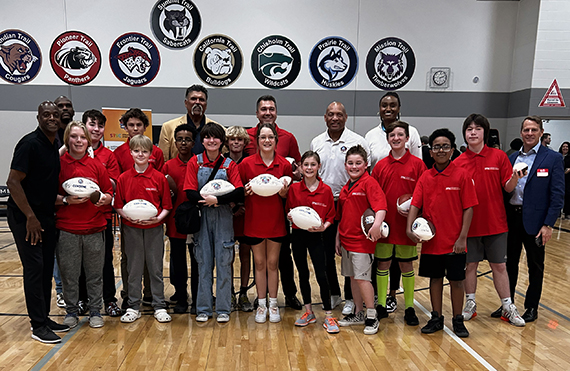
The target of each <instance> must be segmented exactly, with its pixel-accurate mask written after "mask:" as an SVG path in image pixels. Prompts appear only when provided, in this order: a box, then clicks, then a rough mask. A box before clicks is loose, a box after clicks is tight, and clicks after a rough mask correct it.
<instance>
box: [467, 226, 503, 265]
mask: <svg viewBox="0 0 570 371" xmlns="http://www.w3.org/2000/svg"><path fill="white" fill-rule="evenodd" d="M485 259H487V261H489V263H497V264H498V263H505V262H506V261H507V232H505V233H499V234H493V235H490V236H482V237H469V238H468V239H467V263H474V262H480V261H483V260H485Z"/></svg>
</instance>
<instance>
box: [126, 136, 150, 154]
mask: <svg viewBox="0 0 570 371" xmlns="http://www.w3.org/2000/svg"><path fill="white" fill-rule="evenodd" d="M129 148H130V149H131V150H135V149H139V148H142V149H145V150H147V151H149V152H152V140H150V138H149V137H146V136H144V135H142V134H138V135H135V136H134V137H132V138H131V141H130V143H129Z"/></svg>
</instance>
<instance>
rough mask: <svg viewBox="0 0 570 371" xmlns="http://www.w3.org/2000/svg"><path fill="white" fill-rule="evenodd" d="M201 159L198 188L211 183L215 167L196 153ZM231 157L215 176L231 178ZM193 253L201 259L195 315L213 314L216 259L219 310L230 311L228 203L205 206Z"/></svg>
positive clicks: (231, 243)
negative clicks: (205, 164)
mask: <svg viewBox="0 0 570 371" xmlns="http://www.w3.org/2000/svg"><path fill="white" fill-rule="evenodd" d="M196 157H197V160H198V165H200V168H199V169H198V175H197V176H198V188H199V189H202V187H203V186H204V185H205V184H206V183H207V182H208V178H209V177H210V174H211V173H212V170H214V169H213V168H210V167H204V166H202V164H203V163H204V154H203V153H200V154H199V155H197V156H196ZM231 161H232V160H231V159H229V158H228V159H225V161H224V162H223V164H222V166H220V168H219V170H218V172H217V174H216V176H215V177H214V179H223V180H228V174H227V170H226V169H227V168H228V166H229V165H230V162H231ZM194 256H195V257H196V261H197V262H198V273H199V276H200V278H199V283H198V298H197V301H196V314H201V313H204V314H206V315H208V316H209V317H211V316H212V312H213V310H212V307H213V297H212V281H213V273H214V259H216V277H217V278H216V312H217V313H218V314H230V312H231V295H232V277H231V264H232V260H233V257H234V228H233V215H232V212H231V209H230V206H229V205H219V206H218V207H207V206H204V207H202V219H201V225H200V231H199V232H198V233H196V234H194Z"/></svg>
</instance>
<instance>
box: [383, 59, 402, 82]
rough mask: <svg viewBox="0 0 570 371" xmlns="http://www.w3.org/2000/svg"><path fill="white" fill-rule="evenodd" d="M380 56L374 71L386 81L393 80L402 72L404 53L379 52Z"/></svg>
mask: <svg viewBox="0 0 570 371" xmlns="http://www.w3.org/2000/svg"><path fill="white" fill-rule="evenodd" d="M380 55H381V58H380V60H379V61H378V65H377V66H376V72H378V74H380V75H381V76H383V77H384V79H385V80H386V81H394V80H397V79H399V78H400V77H401V76H402V75H403V74H404V61H403V60H402V58H403V57H404V53H397V54H388V53H384V52H381V53H380Z"/></svg>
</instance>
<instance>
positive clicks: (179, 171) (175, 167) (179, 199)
mask: <svg viewBox="0 0 570 371" xmlns="http://www.w3.org/2000/svg"><path fill="white" fill-rule="evenodd" d="M186 169H187V166H186V163H184V162H182V160H181V159H180V157H178V156H176V157H174V158H173V159H171V160H168V161H166V163H165V164H164V166H163V167H162V173H163V174H164V175H169V176H170V177H171V178H172V179H173V180H174V182H175V183H176V188H177V190H178V192H177V193H176V201H175V202H174V205H173V207H172V211H171V212H170V213H169V214H168V215H167V216H166V235H167V236H168V237H172V238H182V239H186V237H187V235H185V234H181V233H178V232H177V231H176V226H175V225H174V214H175V213H176V209H177V208H178V206H180V204H182V203H183V202H185V201H188V197H186V192H184V180H185V179H186Z"/></svg>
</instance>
